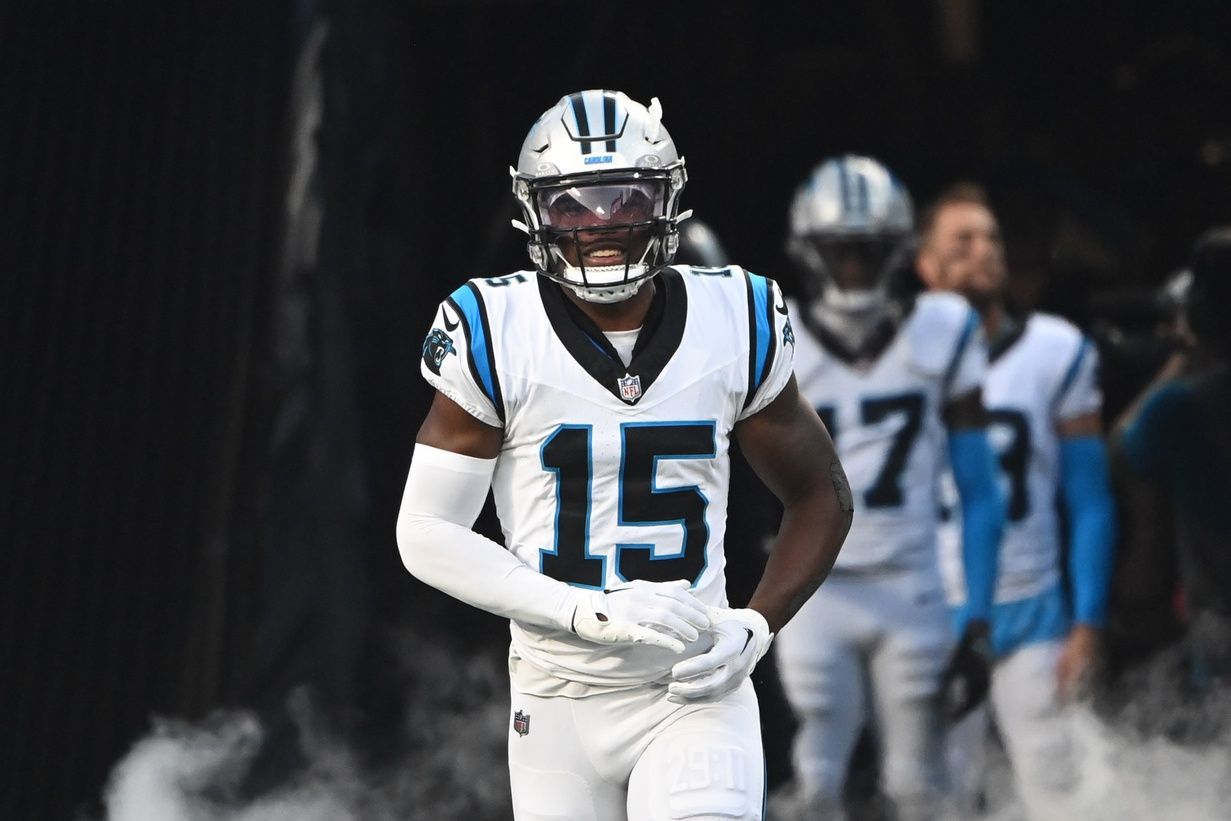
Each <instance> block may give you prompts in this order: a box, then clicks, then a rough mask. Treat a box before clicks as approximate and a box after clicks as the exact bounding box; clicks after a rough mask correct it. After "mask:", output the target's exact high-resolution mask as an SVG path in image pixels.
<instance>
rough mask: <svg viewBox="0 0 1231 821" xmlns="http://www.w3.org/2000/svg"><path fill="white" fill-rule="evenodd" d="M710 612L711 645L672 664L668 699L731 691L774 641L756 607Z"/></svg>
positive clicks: (683, 698)
mask: <svg viewBox="0 0 1231 821" xmlns="http://www.w3.org/2000/svg"><path fill="white" fill-rule="evenodd" d="M709 612H710V632H711V633H713V635H714V646H713V647H711V648H710V649H709V652H706V653H702V654H701V655H699V656H693V657H692V658H690V659H685V660H684V661H681V662H680V663H679V664H677V665H675V666H674V667H672V668H671V678H672V679H674V681H672V682H671V683H670V684H668V685H667V700H668V701H674V702H676V703H677V704H678V703H682V702H685V701H693V700H696V699H712V698H718V697H720V696H723V695H725V694H726V693H729V692H731V691H732V690H734V689H735V688H736V687H738V686H740V684H742V683H743V681H744V679H746V678H748V676H749V675H751V674H752V668H754V667H756V666H757V662H758V661H760V660H761V656H763V655H765V651H766V650H768V649H769V643H770V642H771V641H773V638H774V634H773V633H771V632H769V624H768V623H767V622H766V621H765V617H764V616H762V615H761V614H760V613H758V612H757V611H755V610H749V609H736V610H733V609H730V608H718V607H711V608H710V609H709Z"/></svg>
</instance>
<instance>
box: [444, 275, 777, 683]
mask: <svg viewBox="0 0 1231 821" xmlns="http://www.w3.org/2000/svg"><path fill="white" fill-rule="evenodd" d="M654 283H655V287H656V288H657V293H656V294H655V298H654V303H653V305H652V307H651V308H650V312H649V314H648V315H647V317H646V322H645V326H644V327H643V329H642V331H641V333H640V334H639V336H638V340H637V345H636V347H635V348H634V349H633V352H632V357H631V362H629V363H628V364H627V365H626V364H624V363H623V362H622V361H621V360H620V356H619V354H618V353H617V352H616V350H615V349H614V348H613V347H612V345H611V343H610V342H609V341H608V340H607V339H606V338H605V337H604V336H603V335H602V333H601V332H600V331H599V330H598V328H597V327H596V326H594V325H593V323H591V322H589V321H588V320H587V319H586V318H585V317H584V315H582V314H581V312H580V309H579V308H577V307H576V306H574V305H572V304H570V302H569V300H568V297H567V296H566V295H565V294H564V293H563V292H562V291H561V289H560V287H559V286H557V285H555V284H554V283H552V282H550V281H549V280H547V279H545V278H543V277H540V276H538V275H536V274H534V273H532V272H523V273H517V274H512V275H510V276H507V277H499V278H492V279H475V280H471V281H470V282H468V283H466V284H465V285H463V286H462V287H460V288H458V289H457V290H456V291H454V292H453V294H452V295H451V296H450V297H449V298H448V299H447V300H445V302H443V303H442V304H441V306H440V307H439V309H438V311H437V314H436V319H435V323H434V325H433V327H432V330H431V332H430V333H429V334H428V337H427V340H426V341H425V342H424V348H423V365H422V370H423V374H424V376H425V378H426V379H427V380H428V382H430V383H431V384H432V385H433V386H434V387H435V388H436V389H437V390H439V391H440V392H441V393H443V394H444V395H445V396H447V397H449V398H450V399H452V400H453V401H454V402H456V403H457V404H459V405H460V406H461V407H463V408H465V409H466V410H467V411H468V412H469V413H471V414H472V415H473V416H475V417H476V418H477V419H479V420H480V421H482V422H485V423H487V424H489V425H493V426H497V427H502V428H503V429H504V443H503V446H502V449H501V452H500V454H499V456H498V458H497V460H496V468H495V474H494V476H493V479H492V490H493V494H494V496H495V501H496V511H497V514H498V516H499V518H500V523H501V528H502V530H503V533H504V539H505V545H506V546H507V548H508V549H509V550H510V551H511V552H512V553H513V554H514V555H515V556H516V557H517V558H518V559H520V560H521V561H522V562H524V563H525V564H527V565H529V566H530V567H532V568H534V569H536V570H538V571H539V572H540V573H544V574H546V575H548V576H551V577H553V578H555V579H558V580H560V581H563V582H566V583H568V584H571V585H576V586H581V587H588V588H594V589H600V590H601V589H607V588H611V587H614V586H616V585H618V584H620V583H621V582H622V581H631V580H633V579H643V580H647V581H671V580H674V579H687V580H688V581H689V582H690V584H691V585H692V592H693V594H694V595H696V596H697V597H698V598H699V599H700V600H701V601H703V602H705V603H706V604H709V605H712V606H725V605H726V582H725V576H724V572H723V568H724V564H725V559H724V555H723V541H724V534H725V528H726V509H727V491H728V479H729V474H730V463H729V458H728V446H729V442H730V434H731V430H732V428H733V427H734V425H735V424H736V422H738V421H740V420H741V419H744V418H746V417H748V416H750V415H751V414H753V413H756V412H757V411H758V410H760V409H761V408H763V407H765V406H766V405H767V404H769V402H770V401H772V400H773V399H774V398H775V397H776V396H777V395H778V393H779V392H780V391H781V390H782V388H783V387H784V386H785V385H786V383H787V381H788V380H789V379H790V376H791V362H792V354H793V350H794V334H793V331H792V328H791V324H790V319H789V317H788V315H787V313H786V310H787V309H786V306H785V303H784V302H783V301H782V297H781V296H780V294H779V292H778V289H777V286H776V285H775V283H773V282H772V281H771V280H768V279H766V278H764V277H760V276H757V275H755V274H751V273H748V272H745V271H743V270H742V269H740V268H737V267H730V268H719V269H705V268H689V267H687V266H679V267H676V268H667V269H664V270H663V271H662V272H661V273H660V274H659V275H658V276H657V277H656V279H655V280H654ZM510 630H511V633H512V654H511V664H512V666H513V667H514V670H513V672H514V678H515V679H516V680H518V684H519V686H523V687H528V688H530V689H533V690H537V691H539V692H540V693H542V694H544V695H548V694H553V693H556V692H562V693H564V694H570V693H579V687H580V692H584V688H585V687H587V686H597V687H625V686H635V685H638V684H643V683H646V682H651V681H660V680H663V679H665V678H666V677H668V676H669V671H670V668H671V666H672V665H673V664H674V663H676V662H678V661H679V660H680V659H681V657H680V656H676V655H673V654H671V653H669V652H668V651H665V650H661V649H657V648H650V647H644V646H609V645H598V644H593V643H591V642H587V641H585V640H583V639H580V638H578V637H577V636H575V635H573V634H572V633H568V632H561V631H555V630H550V629H545V628H541V627H538V626H536V625H529V624H520V623H517V622H513V623H512V624H511V627H510ZM707 647H708V644H707V643H706V642H705V641H703V640H699V641H698V642H694V643H693V646H691V647H690V648H689V650H688V651H687V653H686V654H692V653H696V652H702V651H703V650H704V649H706V648H707ZM524 662H528V663H529V664H530V665H531V668H527V669H524V670H523V671H522V672H521V674H520V675H519V673H518V669H517V668H518V666H522V667H524ZM544 674H546V675H544Z"/></svg>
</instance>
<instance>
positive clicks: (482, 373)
mask: <svg viewBox="0 0 1231 821" xmlns="http://www.w3.org/2000/svg"><path fill="white" fill-rule="evenodd" d="M449 298H450V299H452V300H453V301H454V302H455V303H457V307H458V309H459V310H460V311H461V312H462V318H463V319H464V320H466V329H467V330H468V331H469V332H470V344H469V345H468V346H467V347H468V348H469V351H468V353H469V354H470V362H471V364H472V365H473V367H474V373H475V375H476V376H477V377H478V378H479V387H481V388H482V389H483V392H484V393H485V394H487V398H488V399H490V400H491V401H492V405H493V407H495V409H496V412H497V413H503V410H504V409H503V408H502V407H501V402H500V401H499V400H498V399H497V398H496V378H495V375H494V374H493V373H492V362H491V359H489V358H488V349H489V345H488V339H487V323H486V322H484V321H483V314H482V307H481V306H480V305H479V297H478V294H476V293H475V291H474V289H473V288H471V287H470V284H469V283H467V284H465V285H463V286H462V287H460V288H458V289H457V290H456V291H454V292H453V293H452V294H450V295H449Z"/></svg>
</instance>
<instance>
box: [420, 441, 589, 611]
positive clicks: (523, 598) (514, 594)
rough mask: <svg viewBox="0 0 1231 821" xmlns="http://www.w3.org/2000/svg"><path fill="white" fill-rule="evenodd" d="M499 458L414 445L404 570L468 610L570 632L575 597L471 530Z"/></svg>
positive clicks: (568, 588) (571, 591)
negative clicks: (460, 603)
mask: <svg viewBox="0 0 1231 821" xmlns="http://www.w3.org/2000/svg"><path fill="white" fill-rule="evenodd" d="M495 464H496V460H495V459H475V458H473V457H470V456H463V455H461V454H458V453H452V452H450V451H446V450H440V449H438V448H433V447H428V446H426V445H416V446H415V451H414V456H413V457H412V458H411V462H410V472H409V475H408V476H407V478H406V489H405V491H404V492H403V495H402V507H401V511H400V512H399V514H398V521H397V541H398V549H399V551H400V552H401V554H402V563H403V564H405V565H406V569H407V570H409V571H410V572H411V574H413V575H414V576H415V577H416V578H418V579H420V580H421V581H423V582H425V583H426V584H429V585H431V586H432V587H435V588H437V589H438V590H442V591H444V592H445V593H448V594H449V595H450V596H453V597H454V598H456V599H460V600H461V601H464V602H466V603H467V604H469V605H472V606H474V607H478V608H480V609H482V610H486V611H488V612H489V613H495V614H496V615H498V616H504V617H505V618H509V619H513V620H514V621H517V622H521V623H524V624H533V625H538V626H540V627H549V628H554V629H557V630H569V629H571V626H572V618H573V611H574V609H575V607H576V605H577V603H578V600H579V598H578V592H577V591H574V590H573V589H572V588H570V587H569V586H568V585H567V584H564V583H563V582H559V581H556V580H555V579H552V578H550V577H548V576H544V575H543V574H541V573H539V572H538V571H536V570H534V569H532V568H530V567H528V566H527V565H525V564H523V563H522V562H521V561H520V560H519V559H518V558H517V557H516V556H514V555H513V554H512V553H510V552H508V551H507V550H505V549H504V548H503V547H501V546H500V545H498V544H496V543H495V542H493V541H492V540H490V539H488V538H486V537H484V536H481V535H480V534H478V533H475V532H474V531H473V530H471V526H472V525H473V524H474V520H475V519H476V518H477V517H478V515H479V511H480V510H482V508H483V502H484V501H485V500H486V499H487V490H488V487H489V486H490V485H491V478H492V472H493V470H494V469H495Z"/></svg>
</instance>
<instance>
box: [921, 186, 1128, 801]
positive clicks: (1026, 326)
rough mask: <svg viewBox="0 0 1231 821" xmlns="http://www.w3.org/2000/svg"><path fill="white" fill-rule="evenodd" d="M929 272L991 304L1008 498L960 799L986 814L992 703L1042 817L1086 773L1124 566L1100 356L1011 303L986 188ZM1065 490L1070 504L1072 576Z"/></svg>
mask: <svg viewBox="0 0 1231 821" xmlns="http://www.w3.org/2000/svg"><path fill="white" fill-rule="evenodd" d="M917 268H918V270H919V274H920V276H921V278H922V279H923V280H924V282H925V283H926V284H927V285H928V287H929V288H932V289H936V290H937V291H940V290H949V291H956V292H958V293H961V294H962V295H964V296H965V297H966V298H967V299H968V300H969V301H970V302H971V304H973V305H974V306H975V307H976V309H977V310H978V311H979V314H980V317H981V319H982V324H983V329H984V331H985V333H986V336H987V339H988V344H989V359H990V364H989V369H988V375H987V379H986V381H985V383H984V388H983V397H984V402H985V403H986V405H987V407H988V416H989V438H990V439H991V441H992V446H993V449H994V450H995V452H996V455H997V457H998V463H999V467H1000V480H1001V487H1002V491H1003V494H1004V496H1005V499H1006V523H1005V531H1004V538H1003V541H1002V544H1001V551H1000V571H999V578H998V581H997V584H996V594H995V604H994V606H993V608H992V615H991V631H992V632H991V645H992V652H993V655H994V658H995V664H994V667H993V673H992V686H991V694H990V704H989V705H986V706H985V707H984V708H982V709H980V710H977V711H975V712H974V713H973V714H972V715H971V716H969V717H968V718H966V719H965V720H964V721H963V722H961V723H960V724H959V725H958V726H957V727H955V728H954V731H953V732H952V734H951V738H950V742H949V744H950V752H949V756H950V760H951V763H952V770H953V776H954V782H955V788H956V792H957V795H958V798H959V806H960V807H963V808H964V809H965V810H966V812H968V813H970V812H973V811H974V809H975V804H976V800H977V796H978V792H979V783H980V777H981V775H982V771H983V748H984V745H985V743H986V741H987V736H988V732H987V731H988V718H989V716H988V714H989V708H990V713H991V714H992V715H993V716H994V718H995V722H996V726H997V728H998V729H999V731H1000V735H1001V737H1002V739H1003V740H1004V742H1005V746H1006V749H1007V752H1008V755H1009V760H1010V763H1011V765H1012V767H1013V770H1014V775H1015V777H1016V780H1017V782H1018V787H1019V790H1018V791H1019V793H1020V795H1021V798H1022V800H1023V803H1024V804H1025V806H1026V808H1027V810H1028V811H1029V812H1030V814H1031V815H1032V816H1033V817H1037V818H1051V817H1055V810H1054V804H1052V803H1049V802H1054V801H1057V800H1062V798H1063V797H1064V796H1065V794H1066V793H1070V792H1071V788H1072V787H1073V786H1074V784H1075V780H1074V779H1075V775H1076V773H1075V769H1074V762H1073V759H1072V756H1071V751H1070V744H1069V740H1068V738H1067V735H1066V733H1065V726H1064V723H1063V721H1062V720H1061V711H1060V708H1061V705H1062V704H1063V703H1064V702H1065V701H1066V700H1068V699H1070V698H1071V697H1072V696H1074V695H1075V693H1076V691H1077V688H1078V686H1079V684H1080V683H1081V682H1082V680H1083V679H1084V678H1085V677H1086V676H1087V675H1088V674H1089V671H1090V669H1091V664H1092V663H1093V661H1094V657H1095V650H1096V648H1097V646H1098V638H1099V630H1100V628H1101V627H1102V625H1103V622H1104V619H1105V618H1106V613H1107V597H1108V585H1109V582H1110V577H1111V570H1112V562H1113V555H1112V554H1113V545H1114V523H1115V513H1114V508H1113V502H1112V496H1111V491H1110V483H1109V480H1108V469H1107V453H1106V448H1105V446H1104V442H1103V436H1102V415H1101V412H1102V396H1101V394H1100V391H1099V385H1098V353H1097V351H1096V349H1095V348H1094V346H1093V345H1092V344H1091V342H1090V341H1089V340H1088V339H1086V338H1085V337H1084V336H1083V335H1082V334H1081V332H1080V331H1079V330H1078V329H1077V328H1076V327H1074V326H1073V325H1071V324H1070V323H1068V322H1067V321H1065V320H1063V319H1061V318H1060V317H1057V316H1050V315H1047V314H1041V313H1035V314H1031V315H1029V316H1015V315H1014V314H1013V313H1011V312H1010V311H1009V309H1008V306H1007V304H1006V300H1005V287H1006V284H1007V267H1006V265H1005V254H1004V245H1003V242H1002V240H1001V236H1000V228H999V225H998V223H997V220H996V217H995V215H994V214H993V212H992V210H991V208H990V207H989V206H988V202H987V199H986V197H985V195H984V193H983V192H982V190H981V189H980V188H978V187H977V186H974V185H972V184H969V183H965V184H958V185H956V186H954V187H953V188H951V189H950V190H948V191H947V192H945V193H944V194H942V195H941V196H940V197H939V198H938V200H937V201H936V203H935V204H934V205H933V206H931V207H930V208H929V210H928V212H927V213H926V214H925V216H924V218H923V219H922V220H921V224H920V248H919V254H918V261H917ZM1058 496H1059V497H1061V498H1062V499H1063V503H1064V507H1065V509H1066V513H1067V536H1068V562H1067V573H1066V570H1065V569H1064V568H1062V555H1063V551H1062V550H1061V541H1062V539H1061V525H1060V523H1061V519H1060V516H1059V513H1058V510H1057V505H1056V499H1057V497H1058ZM962 502H963V503H964V500H962ZM959 539H960V533H959V528H958V526H957V524H956V522H955V521H952V520H951V521H950V522H949V523H948V525H947V526H946V527H945V528H944V529H943V530H942V535H941V555H942V562H941V564H942V568H943V570H944V574H945V579H946V587H947V591H948V595H949V600H950V602H951V604H953V605H954V606H957V607H961V606H962V604H963V601H964V600H965V585H964V584H963V582H962V577H963V572H962V565H961V562H960V560H959V559H958V552H959V547H958V545H959ZM1066 575H1067V577H1068V579H1069V583H1070V584H1071V587H1072V596H1071V598H1070V596H1069V595H1068V594H1067V592H1066V589H1065V584H1064V582H1063V579H1064V577H1065V576H1066ZM1049 808H1052V809H1049Z"/></svg>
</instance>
